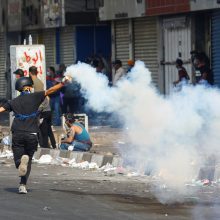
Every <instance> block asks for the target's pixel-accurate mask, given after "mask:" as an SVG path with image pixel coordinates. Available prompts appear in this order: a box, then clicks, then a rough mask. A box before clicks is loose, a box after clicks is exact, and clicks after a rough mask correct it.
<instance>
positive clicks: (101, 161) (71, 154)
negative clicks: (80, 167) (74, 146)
mask: <svg viewBox="0 0 220 220" xmlns="http://www.w3.org/2000/svg"><path fill="white" fill-rule="evenodd" d="M46 154H49V155H50V156H51V157H52V158H53V159H56V158H57V157H61V158H67V159H75V160H76V162H77V163H80V162H83V161H88V162H89V163H90V162H94V163H96V164H97V165H98V167H102V166H104V165H106V164H107V163H109V164H112V165H113V166H114V167H118V166H122V164H123V160H122V158H121V157H119V156H115V155H102V154H95V153H90V152H78V151H67V150H57V149H48V148H38V150H37V151H36V152H35V154H34V158H35V159H37V160H38V159H40V157H41V156H42V155H46Z"/></svg>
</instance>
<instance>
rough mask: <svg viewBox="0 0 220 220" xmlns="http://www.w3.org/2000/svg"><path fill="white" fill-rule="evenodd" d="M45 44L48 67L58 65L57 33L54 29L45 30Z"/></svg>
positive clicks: (43, 34)
mask: <svg viewBox="0 0 220 220" xmlns="http://www.w3.org/2000/svg"><path fill="white" fill-rule="evenodd" d="M42 36H43V44H44V45H45V56H46V66H47V67H49V66H55V64H56V31H55V29H54V28H51V29H45V30H43V33H42Z"/></svg>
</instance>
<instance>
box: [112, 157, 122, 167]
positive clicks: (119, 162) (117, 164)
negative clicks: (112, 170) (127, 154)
mask: <svg viewBox="0 0 220 220" xmlns="http://www.w3.org/2000/svg"><path fill="white" fill-rule="evenodd" d="M122 164H123V159H122V158H121V157H113V159H112V166H114V167H120V166H122Z"/></svg>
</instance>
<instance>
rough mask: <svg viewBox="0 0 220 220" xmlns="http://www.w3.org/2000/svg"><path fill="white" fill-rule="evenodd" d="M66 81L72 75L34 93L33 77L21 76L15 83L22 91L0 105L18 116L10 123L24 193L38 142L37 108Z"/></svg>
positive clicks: (22, 192)
mask: <svg viewBox="0 0 220 220" xmlns="http://www.w3.org/2000/svg"><path fill="white" fill-rule="evenodd" d="M67 81H70V78H69V77H64V81H63V82H62V83H59V84H57V85H55V86H54V87H51V88H50V89H48V90H46V91H41V92H34V93H32V89H33V81H32V79H31V78H29V77H21V78H19V79H17V81H16V83H15V89H16V90H17V91H19V92H20V95H19V96H17V97H16V98H14V99H12V100H11V101H8V102H6V103H4V104H3V105H2V107H0V112H4V111H13V112H14V116H15V118H14V120H13V123H12V126H11V131H12V151H13V156H14V162H15V166H16V168H18V172H19V176H20V186H19V189H18V190H19V191H18V192H19V193H21V194H26V193H27V189H26V184H27V180H28V177H29V174H30V171H31V161H32V157H33V155H34V152H35V151H36V150H37V146H38V138H37V133H38V132H39V126H38V124H39V121H38V108H39V106H40V105H41V103H42V102H43V101H44V99H45V97H46V96H48V95H50V94H52V93H54V92H56V91H57V90H58V89H61V88H62V87H63V85H64V82H67Z"/></svg>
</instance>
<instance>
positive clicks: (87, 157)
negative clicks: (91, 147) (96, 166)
mask: <svg viewBox="0 0 220 220" xmlns="http://www.w3.org/2000/svg"><path fill="white" fill-rule="evenodd" d="M91 158H92V154H91V153H87V152H85V153H83V156H82V160H83V161H88V162H91Z"/></svg>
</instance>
